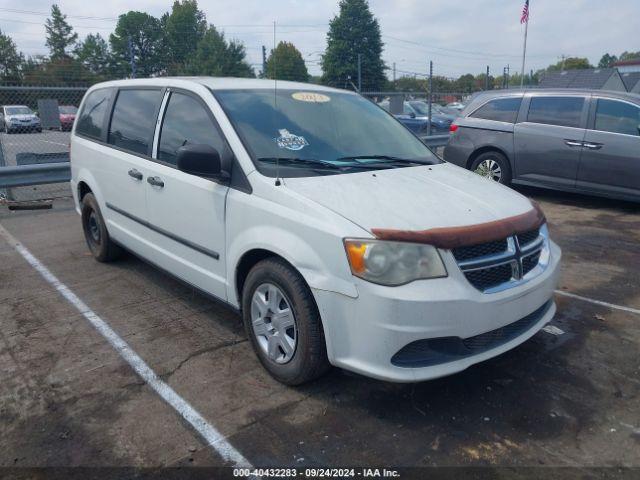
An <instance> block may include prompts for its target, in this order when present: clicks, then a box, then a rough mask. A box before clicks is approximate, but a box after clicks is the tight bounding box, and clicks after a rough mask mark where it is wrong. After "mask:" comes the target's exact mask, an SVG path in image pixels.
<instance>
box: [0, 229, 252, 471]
mask: <svg viewBox="0 0 640 480" xmlns="http://www.w3.org/2000/svg"><path fill="white" fill-rule="evenodd" d="M0 236H1V237H3V238H4V239H5V240H6V241H7V242H8V243H9V244H10V245H12V246H13V247H14V248H15V249H16V251H17V252H18V253H19V254H20V255H22V257H23V258H24V259H25V260H26V261H27V263H29V265H31V266H32V267H33V268H34V269H36V270H37V271H38V273H40V275H42V277H43V278H44V279H45V280H46V281H47V282H49V283H50V284H51V285H52V286H53V287H54V288H55V289H56V290H57V291H58V292H59V293H60V294H61V295H62V296H63V297H64V298H65V299H66V300H67V301H68V302H69V303H71V304H72V305H73V306H74V307H75V308H76V309H77V310H78V311H79V312H80V313H81V314H82V315H83V316H84V318H86V319H87V320H88V321H89V323H91V324H92V325H93V326H94V327H95V329H96V330H97V331H98V332H99V333H100V334H101V335H102V336H103V337H104V338H105V339H106V340H107V341H108V342H109V343H110V344H111V346H112V347H113V348H114V349H115V350H116V351H117V352H118V353H119V354H120V356H121V357H122V358H123V359H124V360H125V361H126V362H127V363H128V364H129V365H130V366H131V368H133V370H134V371H135V372H136V373H137V374H138V375H140V377H141V378H142V379H143V380H144V381H145V382H147V384H148V385H149V386H150V387H151V388H152V389H153V390H155V392H156V393H157V394H158V395H160V397H162V399H163V400H164V401H165V402H167V403H168V404H169V405H170V406H171V407H173V409H174V410H175V411H176V412H178V414H180V416H181V417H182V418H183V419H184V420H186V421H187V422H189V423H190V424H191V426H192V427H193V428H194V429H195V430H196V431H197V432H198V433H199V434H200V435H201V436H202V437H203V438H204V439H205V441H206V442H207V443H208V444H209V445H210V446H211V447H213V449H214V450H215V451H216V452H217V453H218V454H219V455H220V456H221V457H222V458H223V459H224V460H225V461H227V462H230V463H233V465H235V466H237V467H242V468H253V467H252V466H251V464H250V463H249V461H248V460H247V459H246V458H244V456H243V455H242V454H241V453H240V452H238V450H236V449H235V447H233V445H231V444H230V443H229V442H228V441H227V439H226V438H225V437H224V436H223V435H222V434H221V433H220V432H219V431H218V430H217V429H216V428H215V427H214V426H213V425H211V424H209V423H208V422H207V421H206V420H205V419H204V418H203V417H202V415H200V413H198V412H197V411H196V410H195V409H194V408H193V407H192V406H191V405H189V403H188V402H187V401H186V400H185V399H183V398H182V397H181V396H180V395H178V394H177V393H176V392H175V391H174V390H173V389H172V388H171V387H170V386H169V385H167V384H166V383H165V382H163V381H162V380H161V379H160V378H159V377H158V375H156V373H155V372H154V371H153V370H152V369H151V368H150V367H149V366H148V365H147V364H146V363H145V361H144V360H143V359H142V358H140V356H139V355H138V354H137V353H136V352H135V351H134V350H133V349H132V348H131V347H130V346H129V345H128V344H127V343H126V342H125V341H124V340H123V339H122V338H120V337H119V336H118V334H117V333H116V332H115V331H114V330H113V329H112V328H111V327H110V326H109V324H107V323H106V322H105V321H104V320H102V319H101V318H100V317H99V316H98V315H97V314H96V313H95V312H93V311H92V310H91V309H90V308H89V307H88V306H87V305H86V304H85V303H84V302H83V301H82V300H80V298H79V297H78V296H77V295H76V294H75V293H73V292H72V291H71V290H70V289H69V288H68V287H67V286H66V285H65V284H64V283H62V282H61V281H60V280H58V278H57V277H56V276H55V275H53V273H51V272H50V271H49V269H48V268H47V267H45V266H44V265H43V264H42V263H40V261H39V260H38V259H37V258H36V257H34V256H33V255H32V254H31V252H30V251H29V250H27V248H26V247H25V246H23V245H22V244H21V243H20V242H18V241H17V240H16V239H15V238H14V237H13V235H11V234H10V233H9V232H8V231H7V230H5V228H4V227H3V226H2V225H0Z"/></svg>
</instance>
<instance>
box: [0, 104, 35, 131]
mask: <svg viewBox="0 0 640 480" xmlns="http://www.w3.org/2000/svg"><path fill="white" fill-rule="evenodd" d="M0 126H1V127H2V128H3V130H4V132H5V133H12V132H27V131H36V132H41V131H42V125H41V123H40V118H39V117H38V115H36V114H35V113H34V112H33V110H31V109H30V108H29V107H27V106H26V105H5V106H3V107H1V110H0Z"/></svg>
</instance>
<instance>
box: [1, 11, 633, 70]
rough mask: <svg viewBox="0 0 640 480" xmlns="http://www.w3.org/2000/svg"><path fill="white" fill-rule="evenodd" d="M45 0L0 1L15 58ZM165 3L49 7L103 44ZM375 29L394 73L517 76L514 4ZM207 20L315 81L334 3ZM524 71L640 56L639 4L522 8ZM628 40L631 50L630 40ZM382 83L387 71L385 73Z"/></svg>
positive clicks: (397, 15)
mask: <svg viewBox="0 0 640 480" xmlns="http://www.w3.org/2000/svg"><path fill="white" fill-rule="evenodd" d="M51 3H52V2H51V1H50V0H29V1H26V2H25V1H18V0H0V30H2V32H3V33H5V34H9V35H10V36H11V37H12V38H13V40H14V41H15V42H16V44H17V46H18V48H19V49H20V50H22V51H23V52H24V54H25V55H35V54H46V53H47V49H46V47H45V31H44V26H43V23H44V20H45V19H46V17H47V16H48V13H49V12H50V8H51ZM172 3H173V1H172V0H100V1H96V0H58V5H59V6H60V8H61V9H62V11H63V13H65V14H66V15H67V16H68V21H69V23H71V24H72V25H73V26H74V27H75V29H76V31H77V32H78V34H79V36H80V37H81V38H82V37H84V36H85V35H87V34H88V33H100V34H102V35H103V36H105V37H108V35H109V33H110V32H111V31H113V28H114V27H115V24H116V21H117V16H118V15H120V14H122V13H125V12H126V11H128V10H138V11H143V12H147V13H150V14H152V15H155V16H158V17H159V16H160V15H162V14H163V13H164V12H165V11H167V10H169V9H170V7H171V4H172ZM369 3H370V7H371V10H372V12H373V14H374V15H375V16H376V18H377V19H378V21H379V22H380V27H381V31H382V40H383V42H384V44H385V46H384V53H383V58H384V60H385V62H386V63H387V65H388V66H389V67H391V66H392V65H393V64H394V63H395V64H396V72H397V73H396V74H397V76H398V77H400V76H402V75H407V74H408V75H413V74H414V73H415V74H417V75H424V74H426V73H427V71H428V62H429V60H432V61H433V62H434V74H436V75H443V76H447V77H458V76H460V75H462V74H464V73H474V74H477V73H481V72H484V71H485V69H486V67H487V65H488V66H489V68H490V71H491V74H492V75H496V76H497V75H500V74H501V73H502V70H503V68H504V67H505V66H507V65H509V66H510V68H511V72H512V73H513V72H518V71H520V69H521V62H522V46H523V35H524V26H523V25H521V24H520V14H521V11H522V6H523V4H524V0H466V1H457V2H456V1H451V0H369ZM199 5H200V8H201V9H202V10H203V11H204V12H205V14H206V16H207V20H208V21H209V22H210V23H213V24H214V25H216V27H218V28H219V29H220V30H223V31H224V32H225V34H226V36H227V37H228V38H233V39H236V40H239V41H241V42H243V43H244V45H245V47H246V51H247V59H248V61H249V63H252V64H255V66H256V68H259V67H260V64H261V61H262V59H261V58H262V57H261V55H262V54H261V48H262V45H266V46H267V48H268V49H269V48H271V47H272V46H273V22H274V21H275V22H276V40H277V41H280V40H286V41H290V42H293V43H294V44H295V45H296V46H297V47H298V49H299V50H300V51H301V52H302V54H303V56H304V58H305V61H306V62H307V67H308V69H309V72H310V73H311V74H314V75H315V74H319V73H320V67H319V59H320V57H319V55H320V54H321V53H322V51H323V50H324V48H325V47H326V31H327V28H328V22H329V20H330V19H331V18H332V17H333V16H335V15H336V14H337V12H338V0H313V1H309V0H307V1H303V0H200V2H199ZM530 12H531V16H530V22H529V36H528V45H527V61H526V67H525V71H527V72H528V71H529V70H531V69H533V70H534V71H535V70H537V69H540V68H544V67H546V66H548V65H549V64H551V63H556V62H557V61H558V60H559V59H560V58H561V56H562V55H565V56H581V57H587V58H589V60H590V61H591V63H594V64H597V62H598V60H599V59H600V57H601V56H602V55H603V54H604V53H606V52H609V53H611V54H616V55H619V54H620V53H621V52H622V51H624V50H636V51H637V50H640V35H638V19H639V18H640V0H608V1H606V2H605V1H602V0H530ZM634 41H635V42H634ZM389 76H391V70H390V71H389Z"/></svg>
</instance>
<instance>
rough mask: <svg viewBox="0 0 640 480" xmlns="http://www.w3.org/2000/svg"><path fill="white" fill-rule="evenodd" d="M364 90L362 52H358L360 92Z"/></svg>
mask: <svg viewBox="0 0 640 480" xmlns="http://www.w3.org/2000/svg"><path fill="white" fill-rule="evenodd" d="M361 91H362V54H361V53H359V54H358V93H360V92H361Z"/></svg>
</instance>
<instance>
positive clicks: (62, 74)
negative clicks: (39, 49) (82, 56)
mask: <svg viewBox="0 0 640 480" xmlns="http://www.w3.org/2000/svg"><path fill="white" fill-rule="evenodd" d="M22 79H23V80H24V81H25V82H27V83H39V84H66V85H68V84H73V83H85V82H87V81H90V80H92V75H91V72H89V71H88V70H87V69H86V68H85V67H84V66H83V65H82V63H80V62H79V61H77V60H76V59H74V58H71V57H68V56H67V57H64V58H59V59H55V60H51V59H49V58H46V57H44V56H42V55H36V56H34V57H29V58H28V59H27V60H26V61H25V62H24V64H23V66H22Z"/></svg>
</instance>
